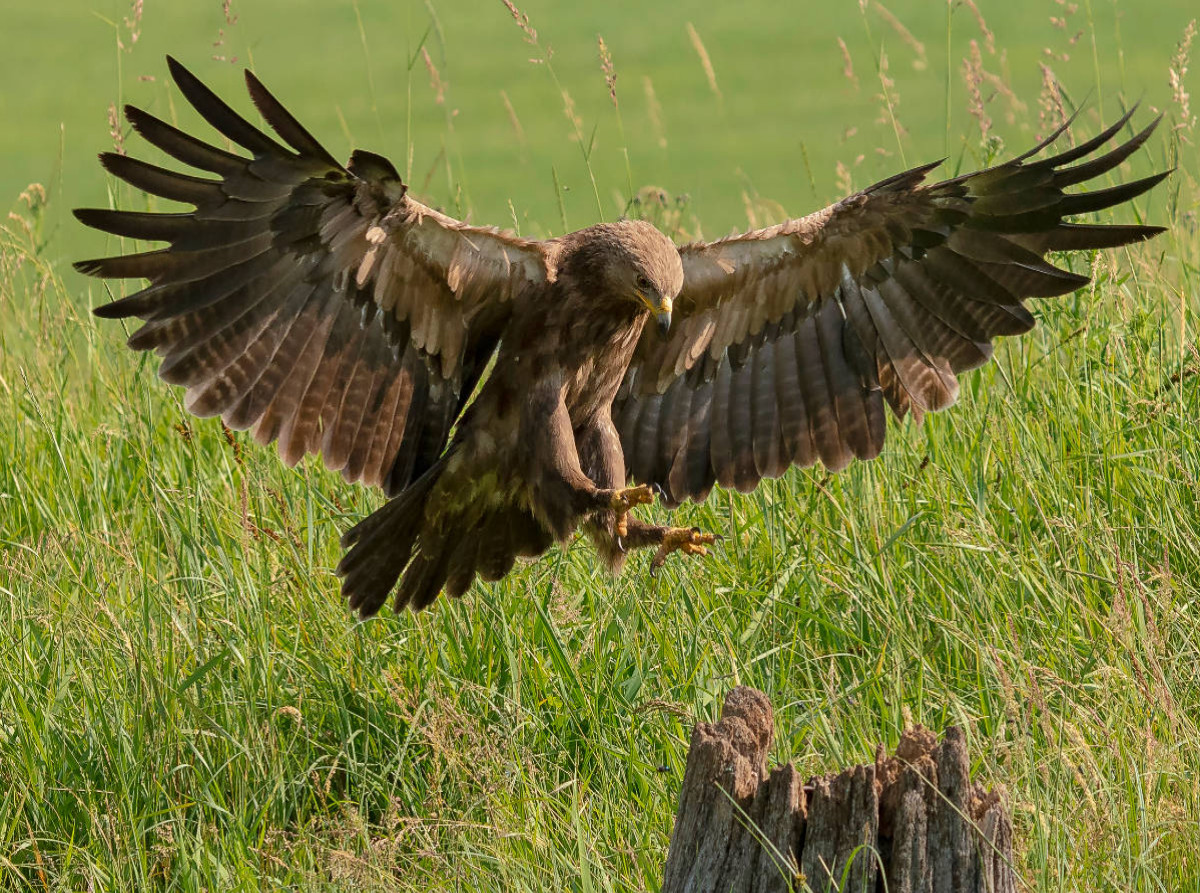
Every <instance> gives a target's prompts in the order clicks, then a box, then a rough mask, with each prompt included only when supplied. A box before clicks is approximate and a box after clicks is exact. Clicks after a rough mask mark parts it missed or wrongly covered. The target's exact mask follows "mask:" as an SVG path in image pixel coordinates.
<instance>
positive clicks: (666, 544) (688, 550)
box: [650, 527, 717, 570]
mask: <svg viewBox="0 0 1200 893" xmlns="http://www.w3.org/2000/svg"><path fill="white" fill-rule="evenodd" d="M716 541H717V538H716V536H714V535H713V534H711V533H701V532H700V529H699V528H697V527H672V528H670V529H669V530H668V531H667V532H666V533H664V534H663V539H662V545H660V546H659V547H658V551H657V552H655V553H654V560H653V561H651V562H650V569H651V570H658V569H659V568H660V567H662V566H663V565H664V564H666V563H667V556H668V555H670V554H671V553H672V552H683V554H685V555H707V554H708V549H707V548H705V547H706V546H711V545H712V544H713V543H715V542H716Z"/></svg>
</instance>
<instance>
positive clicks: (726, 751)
mask: <svg viewBox="0 0 1200 893" xmlns="http://www.w3.org/2000/svg"><path fill="white" fill-rule="evenodd" d="M773 735H774V717H773V711H772V709H771V702H770V701H768V700H767V697H766V695H764V694H763V693H762V692H760V691H757V690H755V689H753V688H747V687H745V686H740V687H738V688H735V689H734V690H733V691H732V692H730V693H729V695H728V697H726V699H725V707H724V709H723V710H722V711H721V721H720V722H718V723H717V724H716V725H711V724H709V723H704V722H702V723H697V724H696V727H695V729H694V730H693V731H692V744H691V750H690V751H689V753H688V761H687V770H686V771H685V772H684V776H683V787H682V789H681V790H680V794H679V809H678V811H677V812H676V815H675V829H674V831H673V832H672V833H671V846H670V850H669V852H668V853H667V865H666V871H665V876H664V878H663V887H662V889H663V893H710V891H711V893H776V891H779V893H783V891H804V890H813V891H818V893H822V891H840V893H860V891H861V893H882V891H884V890H885V889H886V890H887V891H888V893H1015V890H1016V875H1015V874H1014V873H1013V868H1012V864H1013V862H1012V822H1011V821H1010V819H1009V817H1008V813H1007V811H1006V809H1005V806H1004V802H1003V797H1002V795H1001V793H1000V792H998V791H986V790H985V789H984V788H983V787H982V786H981V785H979V784H972V783H971V780H970V777H969V775H968V762H967V749H966V740H965V738H964V737H963V733H962V730H961V729H958V728H955V727H951V728H949V729H947V730H946V733H945V736H944V737H943V740H942V742H941V743H940V744H939V743H938V742H937V739H936V737H935V736H934V735H933V733H932V732H930V731H928V730H926V729H922V728H920V727H919V726H918V727H917V728H915V729H912V730H910V731H907V732H905V733H904V735H903V736H902V737H901V739H900V744H899V746H898V747H897V748H896V753H895V755H894V756H890V757H889V756H886V755H885V753H884V750H883V747H882V745H881V746H880V747H879V748H878V749H877V751H876V754H875V762H874V763H869V764H866V765H862V766H854V767H852V768H850V769H846V770H845V771H844V772H840V773H838V774H836V775H827V776H824V777H820V778H813V779H809V780H808V781H807V782H804V781H802V780H801V778H800V776H799V774H797V772H796V769H795V767H794V766H792V765H791V764H788V765H786V766H779V767H777V768H776V769H774V770H772V771H771V772H770V773H768V771H767V751H768V750H769V749H770V746H771V739H772V737H773ZM885 881H886V887H885Z"/></svg>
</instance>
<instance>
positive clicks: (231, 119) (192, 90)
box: [167, 56, 284, 155]
mask: <svg viewBox="0 0 1200 893" xmlns="http://www.w3.org/2000/svg"><path fill="white" fill-rule="evenodd" d="M167 67H168V68H169V69H170V72H171V77H172V78H173V79H174V81H175V85H176V86H177V87H179V91H180V92H181V93H183V95H184V98H186V99H187V101H188V102H190V103H191V104H192V107H193V108H195V109H196V111H198V112H199V113H200V115H201V116H202V117H203V118H204V120H205V121H207V122H208V123H209V124H211V125H212V126H213V127H215V128H216V129H217V130H218V131H220V132H221V133H223V134H225V136H227V137H228V138H229V139H231V140H233V141H234V142H235V143H237V144H238V145H240V146H242V147H243V148H245V149H248V150H250V151H251V152H254V153H255V154H256V155H270V154H274V153H282V152H284V149H283V147H282V146H280V145H279V144H278V143H277V142H275V141H274V140H273V139H271V138H270V137H269V136H267V135H266V134H265V133H263V132H262V131H261V130H259V129H258V128H257V127H255V126H254V125H253V124H251V123H250V122H249V121H247V120H246V119H245V118H243V117H242V116H241V115H239V114H238V113H237V112H235V111H234V110H233V109H232V108H231V107H230V106H229V105H228V104H227V103H226V102H225V101H224V100H223V99H221V97H219V96H217V94H216V93H214V92H213V91H212V90H211V89H209V87H208V86H206V85H205V84H204V82H203V81H201V80H200V79H199V78H198V77H196V76H195V75H194V74H192V73H191V72H190V71H188V69H187V68H186V67H184V66H183V65H182V64H181V63H180V62H179V61H178V60H176V59H175V58H174V57H173V56H167Z"/></svg>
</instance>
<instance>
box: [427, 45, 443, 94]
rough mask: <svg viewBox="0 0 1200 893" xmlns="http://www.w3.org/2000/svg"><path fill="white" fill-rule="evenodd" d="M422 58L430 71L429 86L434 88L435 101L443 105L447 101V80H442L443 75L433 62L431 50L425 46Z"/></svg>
mask: <svg viewBox="0 0 1200 893" xmlns="http://www.w3.org/2000/svg"><path fill="white" fill-rule="evenodd" d="M421 59H422V61H424V63H425V70H426V71H427V72H429V87H430V89H431V90H433V101H434V102H436V103H437V104H438V105H443V104H444V103H445V102H446V82H445V81H444V80H442V75H441V73H440V72H439V71H438V69H437V66H436V65H434V64H433V58H432V57H431V56H430V55H429V50H427V49H425V47H424V46H422V47H421Z"/></svg>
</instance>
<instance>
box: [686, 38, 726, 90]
mask: <svg viewBox="0 0 1200 893" xmlns="http://www.w3.org/2000/svg"><path fill="white" fill-rule="evenodd" d="M687 33H688V38H689V39H690V40H691V41H692V49H694V50H695V51H696V55H697V56H699V57H700V65H701V66H702V67H703V68H704V76H705V77H706V78H708V88H709V89H710V90H712V91H713V95H714V96H716V97H717V99H723V97H722V96H721V88H720V87H718V86H717V73H716V71H715V70H714V69H713V64H712V59H710V58H709V56H708V50H707V49H705V48H704V41H702V40H701V39H700V34H699V32H697V31H696V28H695V26H694V25H693V24H692V23H691V22H688V23H687Z"/></svg>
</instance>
